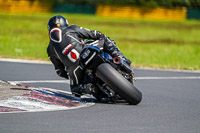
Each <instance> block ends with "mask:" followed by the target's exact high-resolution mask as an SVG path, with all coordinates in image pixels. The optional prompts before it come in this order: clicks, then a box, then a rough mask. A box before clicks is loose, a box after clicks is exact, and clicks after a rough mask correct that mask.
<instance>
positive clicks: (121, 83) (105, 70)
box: [96, 63, 142, 105]
mask: <svg viewBox="0 0 200 133" xmlns="http://www.w3.org/2000/svg"><path fill="white" fill-rule="evenodd" d="M96 74H97V75H98V77H99V78H100V79H101V80H103V81H104V82H105V83H106V84H107V85H108V86H109V87H110V88H111V89H112V90H113V91H115V92H116V93H117V94H118V95H120V96H121V97H122V98H123V99H124V100H126V101H127V102H128V103H129V104H132V105H137V104H139V103H140V102H141V100H142V93H141V92H140V91H139V90H138V89H137V88H136V87H135V86H133V85H132V84H131V83H130V82H129V81H128V80H126V79H125V78H124V77H123V76H122V75H121V74H120V73H119V72H117V71H116V70H115V69H114V68H113V67H112V66H111V65H110V64H108V63H102V64H101V65H99V66H98V68H97V71H96Z"/></svg>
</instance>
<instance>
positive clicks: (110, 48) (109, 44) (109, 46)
mask: <svg viewBox="0 0 200 133" xmlns="http://www.w3.org/2000/svg"><path fill="white" fill-rule="evenodd" d="M104 48H105V50H106V51H107V52H108V53H109V54H110V55H111V56H112V57H113V59H115V58H116V59H117V58H118V59H119V60H120V59H122V60H123V61H125V62H126V63H127V64H128V65H129V66H130V65H131V61H130V60H129V59H127V58H126V57H125V56H124V55H123V54H122V53H121V52H120V50H119V48H118V47H117V46H116V45H115V43H114V41H112V40H109V39H106V40H105V44H104Z"/></svg>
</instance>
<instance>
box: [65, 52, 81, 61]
mask: <svg viewBox="0 0 200 133" xmlns="http://www.w3.org/2000/svg"><path fill="white" fill-rule="evenodd" d="M67 56H68V58H69V59H70V60H71V61H72V62H76V61H77V60H78V58H79V53H78V51H76V50H75V49H72V50H71V51H70V53H69V54H68V55H67Z"/></svg>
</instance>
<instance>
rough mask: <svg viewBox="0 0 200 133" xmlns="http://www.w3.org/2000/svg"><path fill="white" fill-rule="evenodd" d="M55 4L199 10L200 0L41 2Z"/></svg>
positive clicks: (74, 0)
mask: <svg viewBox="0 0 200 133" xmlns="http://www.w3.org/2000/svg"><path fill="white" fill-rule="evenodd" d="M42 1H48V2H53V3H54V4H56V3H73V4H90V5H94V6H95V5H97V4H108V5H110V4H111V5H113V4H114V5H134V6H146V7H157V6H164V7H168V8H172V7H177V6H178V7H183V6H184V7H193V8H194V7H195V8H200V0H50V1H49V0H42Z"/></svg>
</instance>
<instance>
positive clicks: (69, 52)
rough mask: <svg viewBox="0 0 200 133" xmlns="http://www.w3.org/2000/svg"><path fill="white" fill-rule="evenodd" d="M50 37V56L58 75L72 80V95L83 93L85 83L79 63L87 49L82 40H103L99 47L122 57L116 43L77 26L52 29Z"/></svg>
mask: <svg viewBox="0 0 200 133" xmlns="http://www.w3.org/2000/svg"><path fill="white" fill-rule="evenodd" d="M49 37H50V42H49V46H48V48H47V53H48V56H49V58H50V60H51V62H52V63H53V64H54V67H55V70H56V72H57V74H58V75H59V76H61V77H64V78H66V79H70V87H71V91H72V94H73V93H74V94H77V93H78V94H79V93H81V92H80V84H82V83H83V77H84V71H83V69H82V68H81V67H80V65H79V62H78V58H79V55H80V52H81V51H82V50H83V49H84V48H85V47H86V45H84V44H83V43H82V40H84V39H93V40H101V41H100V43H99V46H100V47H103V48H104V50H105V51H107V52H108V53H110V54H111V55H114V56H118V55H121V52H120V51H119V50H118V48H117V47H116V46H115V44H114V43H113V42H114V41H112V40H110V39H108V38H107V37H106V36H105V35H104V34H102V33H101V32H99V31H96V30H93V31H91V30H88V29H85V28H82V27H79V26H76V25H71V26H69V27H66V28H64V29H61V28H59V27H57V28H53V29H51V31H50V32H49Z"/></svg>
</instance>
